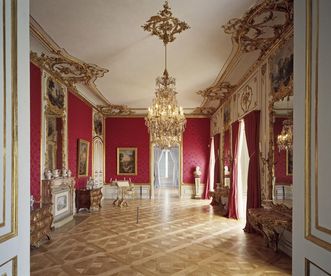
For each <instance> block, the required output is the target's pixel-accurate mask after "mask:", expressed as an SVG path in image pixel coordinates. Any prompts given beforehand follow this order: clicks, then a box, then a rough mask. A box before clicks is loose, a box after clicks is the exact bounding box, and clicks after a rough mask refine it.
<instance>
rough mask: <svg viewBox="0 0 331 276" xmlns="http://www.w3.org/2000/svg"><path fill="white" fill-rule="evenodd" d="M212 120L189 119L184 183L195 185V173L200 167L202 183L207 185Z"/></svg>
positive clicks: (185, 141) (185, 134)
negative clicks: (196, 168) (197, 167)
mask: <svg viewBox="0 0 331 276" xmlns="http://www.w3.org/2000/svg"><path fill="white" fill-rule="evenodd" d="M209 144H210V120H209V118H188V119H187V125H186V130H185V132H184V135H183V182H184V183H191V184H193V183H194V176H193V172H194V170H195V167H196V166H200V168H201V171H202V175H201V182H202V183H207V170H208V165H209V164H208V163H209V151H210V149H209V146H208V145H209Z"/></svg>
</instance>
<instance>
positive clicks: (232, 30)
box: [223, 0, 294, 55]
mask: <svg viewBox="0 0 331 276" xmlns="http://www.w3.org/2000/svg"><path fill="white" fill-rule="evenodd" d="M293 10H294V7H293V0H266V1H263V2H262V3H261V4H258V5H256V6H255V7H253V8H252V9H250V10H249V11H248V12H247V13H246V15H245V16H244V17H243V18H241V19H239V18H233V19H231V20H230V21H229V22H228V23H227V24H226V25H224V26H223V28H224V31H225V33H227V34H231V35H232V37H233V38H234V40H235V41H236V42H237V43H238V44H239V45H240V47H241V51H242V52H245V53H247V52H251V51H255V50H261V55H262V54H263V53H264V52H265V51H266V50H268V48H270V46H271V45H272V44H273V43H274V42H275V40H276V39H277V38H279V37H280V36H281V34H282V33H284V32H285V31H286V30H287V29H288V28H289V27H290V26H292V25H293Z"/></svg>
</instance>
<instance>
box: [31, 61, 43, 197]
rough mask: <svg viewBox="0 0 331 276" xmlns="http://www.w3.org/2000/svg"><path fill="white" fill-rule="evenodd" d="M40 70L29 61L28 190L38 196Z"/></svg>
mask: <svg viewBox="0 0 331 276" xmlns="http://www.w3.org/2000/svg"><path fill="white" fill-rule="evenodd" d="M40 139H41V70H40V69H39V68H38V67H37V66H35V65H34V64H32V63H30V192H31V195H33V196H34V198H35V199H37V200H39V198H40V179H41V178H40V145H41V141H40Z"/></svg>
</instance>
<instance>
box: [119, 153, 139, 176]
mask: <svg viewBox="0 0 331 276" xmlns="http://www.w3.org/2000/svg"><path fill="white" fill-rule="evenodd" d="M117 174H118V175H136V174H137V148H117Z"/></svg>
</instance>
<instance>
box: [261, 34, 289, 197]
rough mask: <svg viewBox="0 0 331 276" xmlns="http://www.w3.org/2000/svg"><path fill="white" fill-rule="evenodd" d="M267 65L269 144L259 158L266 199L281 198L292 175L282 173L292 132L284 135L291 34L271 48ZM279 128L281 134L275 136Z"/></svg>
mask: <svg viewBox="0 0 331 276" xmlns="http://www.w3.org/2000/svg"><path fill="white" fill-rule="evenodd" d="M269 65H270V73H271V93H270V95H271V99H270V102H269V106H268V111H269V112H268V117H269V146H268V156H267V158H265V159H263V160H262V161H263V162H264V163H266V165H267V169H268V180H267V187H266V200H267V201H272V200H274V199H285V188H288V187H290V188H291V187H292V185H291V184H292V176H290V175H286V172H287V174H290V173H291V170H292V169H291V168H292V167H293V164H292V163H291V162H292V160H293V157H292V143H293V140H292V141H291V140H290V139H289V137H292V135H288V134H289V133H290V132H291V130H292V129H293V120H292V114H293V38H291V39H289V40H288V41H287V42H285V44H284V45H282V48H280V49H278V50H277V51H276V52H275V54H274V55H273V56H272V58H271V59H270V64H269ZM283 130H284V131H283ZM282 131H283V134H284V135H282V136H280V137H279V135H280V134H281V133H282ZM286 133H287V135H286ZM278 137H279V138H278ZM292 138H293V137H292ZM286 160H287V161H286ZM287 194H288V196H290V194H291V193H290V192H289V191H288V193H287Z"/></svg>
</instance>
